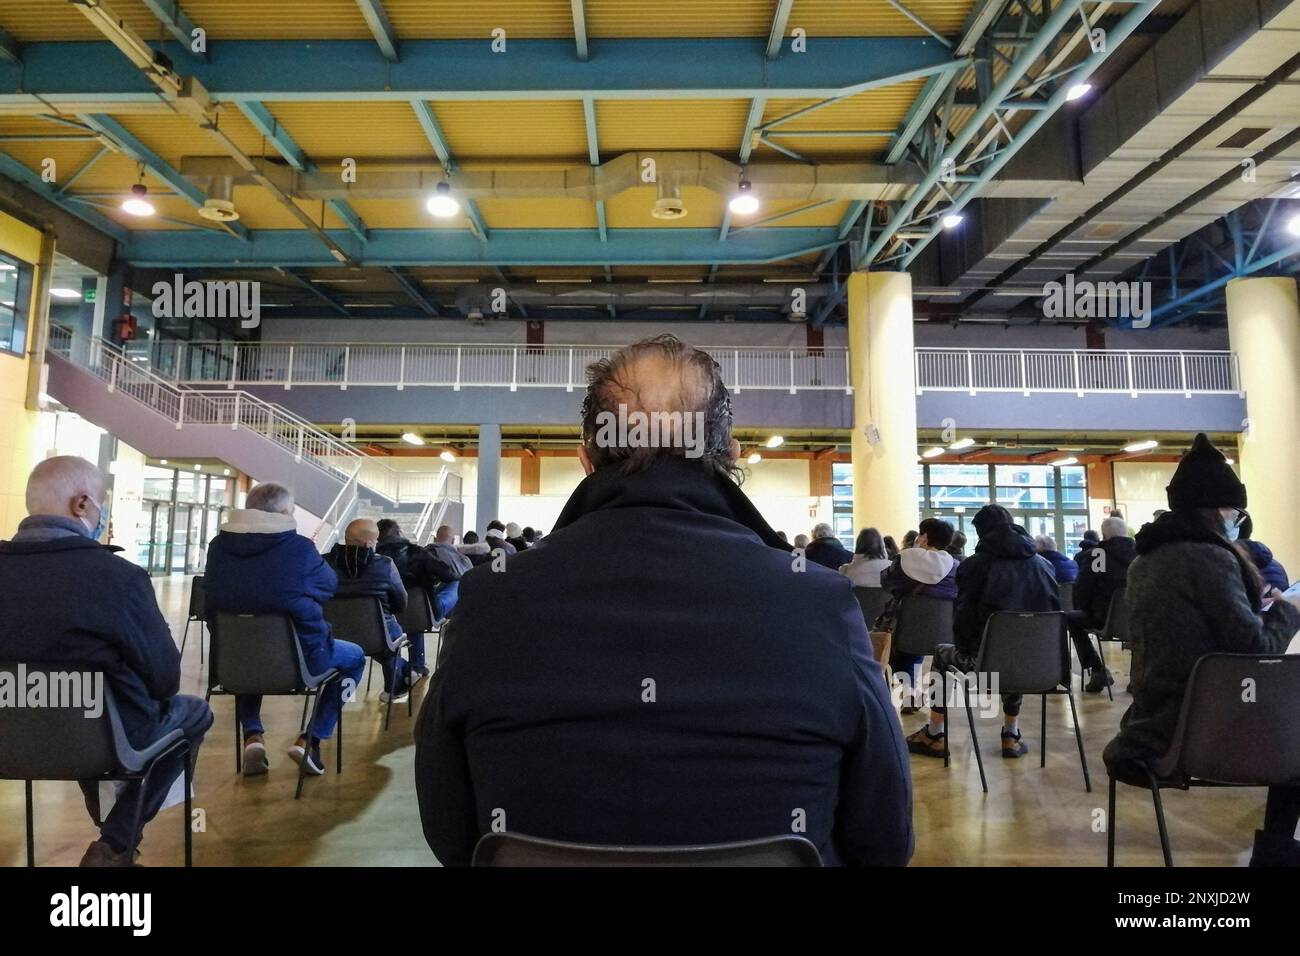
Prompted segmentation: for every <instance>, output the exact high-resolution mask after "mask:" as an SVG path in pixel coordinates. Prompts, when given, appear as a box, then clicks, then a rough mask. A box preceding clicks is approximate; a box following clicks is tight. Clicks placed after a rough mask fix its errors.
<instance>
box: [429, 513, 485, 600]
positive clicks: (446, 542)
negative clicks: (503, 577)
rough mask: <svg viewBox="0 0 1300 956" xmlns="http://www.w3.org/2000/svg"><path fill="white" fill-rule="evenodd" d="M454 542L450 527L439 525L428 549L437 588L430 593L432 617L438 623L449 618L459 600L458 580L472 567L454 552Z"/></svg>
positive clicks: (464, 557) (471, 564)
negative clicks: (432, 562)
mask: <svg viewBox="0 0 1300 956" xmlns="http://www.w3.org/2000/svg"><path fill="white" fill-rule="evenodd" d="M455 542H456V534H455V532H453V531H452V530H451V526H450V525H445V524H444V525H439V526H438V530H437V532H436V533H435V534H434V536H433V543H432V544H430V545H429V549H428V550H429V553H430V554H431V555H433V559H434V562H435V563H434V567H433V572H434V576H435V577H436V578H437V579H438V586H437V588H436V589H435V590H434V591H433V592H432V593H433V617H434V619H435V620H438V621H445V620H446V619H447V618H449V617H451V612H452V609H453V608H455V606H456V602H457V600H459V598H460V579H461V578H462V577H464V576H465V574H466V573H467V572H468V571H469V570H470V569H471V568H472V567H474V563H473V562H472V561H471V560H470V559H469V558H468V557H466V556H465V555H463V554H461V553H460V552H459V551H457V550H456V543H455Z"/></svg>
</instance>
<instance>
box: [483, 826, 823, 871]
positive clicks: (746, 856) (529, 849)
mask: <svg viewBox="0 0 1300 956" xmlns="http://www.w3.org/2000/svg"><path fill="white" fill-rule="evenodd" d="M473 865H474V866H821V865H822V860H821V854H819V853H818V852H817V848H816V847H815V846H813V845H812V844H811V843H810V842H808V841H807V840H805V839H804V838H803V837H799V836H793V835H784V836H777V837H769V838H767V839H763V840H746V841H744V842H742V843H715V844H710V845H704V846H593V845H591V844H584V843H560V842H558V841H556V840H542V839H538V838H537V837H527V836H521V835H520V834H517V833H487V834H484V835H483V837H482V838H481V839H480V840H479V841H478V845H477V846H476V847H475V848H474V864H473Z"/></svg>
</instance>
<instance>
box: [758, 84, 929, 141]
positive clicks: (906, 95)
mask: <svg viewBox="0 0 1300 956" xmlns="http://www.w3.org/2000/svg"><path fill="white" fill-rule="evenodd" d="M924 86H925V80H920V79H919V80H910V81H908V82H906V83H895V84H894V85H893V86H882V87H880V88H879V89H874V90H867V91H865V92H863V93H858V94H857V95H855V96H850V97H848V98H846V99H842V100H840V101H839V102H838V103H832V104H831V105H830V106H823V107H822V108H821V109H817V110H813V111H812V112H810V113H805V114H804V115H802V116H799V117H796V118H794V119H792V120H790V121H789V122H788V123H782V124H781V125H780V126H779V127H778V129H781V130H786V131H794V130H854V129H860V130H867V129H870V130H881V129H893V128H895V127H896V126H898V125H899V124H900V123H902V122H903V119H904V118H905V117H906V116H907V111H908V109H910V108H911V106H912V103H913V102H914V101H915V100H916V97H917V96H918V95H919V94H920V92H921V88H922V87H924ZM818 102H820V101H819V100H771V101H770V102H768V104H767V107H766V109H764V111H763V122H764V123H771V122H772V121H774V120H777V119H780V118H781V117H782V116H789V115H790V114H791V113H794V112H797V111H798V110H801V109H806V108H807V107H809V106H815V105H816V104H817V103H818Z"/></svg>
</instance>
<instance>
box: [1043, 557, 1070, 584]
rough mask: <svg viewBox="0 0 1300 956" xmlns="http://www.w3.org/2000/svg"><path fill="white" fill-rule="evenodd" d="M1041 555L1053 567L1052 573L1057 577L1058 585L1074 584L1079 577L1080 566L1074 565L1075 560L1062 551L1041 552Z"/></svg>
mask: <svg viewBox="0 0 1300 956" xmlns="http://www.w3.org/2000/svg"><path fill="white" fill-rule="evenodd" d="M1038 553H1039V554H1040V555H1042V556H1043V557H1044V558H1046V559H1047V563H1048V564H1050V565H1051V566H1052V573H1053V574H1054V575H1055V576H1056V583H1057V584H1073V583H1074V582H1075V580H1076V579H1077V578H1078V577H1079V566H1078V565H1077V564H1075V563H1074V559H1073V558H1069V557H1066V556H1065V555H1063V554H1061V552H1060V551H1039V552H1038Z"/></svg>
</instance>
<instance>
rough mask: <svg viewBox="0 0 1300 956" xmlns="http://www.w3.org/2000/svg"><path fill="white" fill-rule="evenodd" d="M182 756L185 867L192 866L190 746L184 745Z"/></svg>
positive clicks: (191, 769) (192, 765)
mask: <svg viewBox="0 0 1300 956" xmlns="http://www.w3.org/2000/svg"><path fill="white" fill-rule="evenodd" d="M182 755H183V756H184V757H185V771H184V774H183V777H184V781H183V785H184V787H185V818H184V819H183V820H182V821H181V826H183V827H185V866H186V867H187V868H188V867H192V866H193V865H194V828H193V826H192V825H191V820H192V818H193V816H194V806H193V797H192V796H191V794H190V791H191V790H192V789H193V784H194V755H193V753H191V751H190V745H189V744H188V743H187V744H186V745H185V749H184V751H182Z"/></svg>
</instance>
